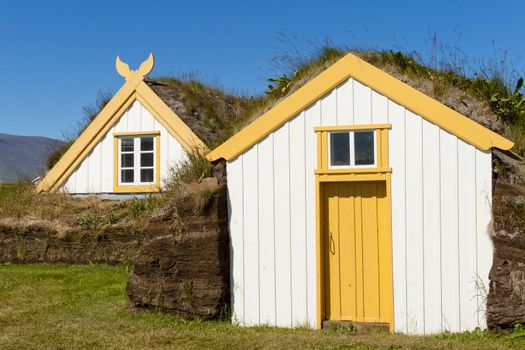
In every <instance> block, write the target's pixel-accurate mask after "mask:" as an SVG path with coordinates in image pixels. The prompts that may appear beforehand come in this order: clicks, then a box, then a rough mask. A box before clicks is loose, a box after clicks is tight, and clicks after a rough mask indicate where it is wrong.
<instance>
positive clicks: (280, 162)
mask: <svg viewBox="0 0 525 350" xmlns="http://www.w3.org/2000/svg"><path fill="white" fill-rule="evenodd" d="M289 133H290V130H289V124H285V125H284V126H282V127H281V128H280V129H278V130H277V131H275V133H274V134H273V140H274V143H273V152H274V162H275V166H274V167H273V170H274V174H273V178H274V183H275V186H274V192H273V196H274V200H273V202H274V204H275V212H274V214H275V294H276V295H275V311H276V321H275V324H276V325H277V326H282V327H291V326H292V293H291V290H292V279H291V255H290V251H291V237H290V233H291V225H290V210H291V208H290V205H291V202H290V182H291V178H290V138H289ZM229 181H230V166H229V165H228V182H229ZM232 181H233V180H232ZM230 229H231V226H230ZM270 307H271V306H270Z"/></svg>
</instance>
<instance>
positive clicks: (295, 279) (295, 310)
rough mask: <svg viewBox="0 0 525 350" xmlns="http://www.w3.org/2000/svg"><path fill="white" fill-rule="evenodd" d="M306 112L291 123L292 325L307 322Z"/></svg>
mask: <svg viewBox="0 0 525 350" xmlns="http://www.w3.org/2000/svg"><path fill="white" fill-rule="evenodd" d="M304 135H305V124H304V112H303V113H301V114H300V116H299V117H297V118H295V119H292V120H291V121H290V179H291V181H290V223H291V228H292V231H291V240H292V243H293V244H292V245H291V250H290V255H291V263H292V266H291V267H292V269H291V271H292V278H291V280H292V324H293V325H294V326H302V325H304V324H305V323H306V321H307V320H306V310H307V307H306V302H307V301H306V295H307V293H308V292H307V290H306V287H307V286H306V254H307V252H306V237H305V236H306V213H305V203H306V191H305V189H306V186H307V185H306V183H305V173H306V171H305V157H306V152H305V139H304Z"/></svg>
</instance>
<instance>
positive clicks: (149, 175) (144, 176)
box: [140, 169, 153, 182]
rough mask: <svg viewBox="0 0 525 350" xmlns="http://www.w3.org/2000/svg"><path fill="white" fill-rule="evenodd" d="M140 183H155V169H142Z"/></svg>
mask: <svg viewBox="0 0 525 350" xmlns="http://www.w3.org/2000/svg"><path fill="white" fill-rule="evenodd" d="M140 182H153V169H140Z"/></svg>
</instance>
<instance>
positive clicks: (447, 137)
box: [440, 130, 461, 331]
mask: <svg viewBox="0 0 525 350" xmlns="http://www.w3.org/2000/svg"><path fill="white" fill-rule="evenodd" d="M440 158H441V266H442V270H441V281H442V289H441V293H442V294H441V298H442V300H443V303H442V324H443V329H444V330H449V331H459V330H460V319H459V317H460V308H461V305H460V303H459V294H460V290H459V268H460V265H459V264H460V261H459V245H458V244H459V237H458V226H459V220H458V216H459V213H458V170H457V169H458V139H457V137H454V136H453V135H451V134H449V133H448V132H446V131H443V130H441V131H440Z"/></svg>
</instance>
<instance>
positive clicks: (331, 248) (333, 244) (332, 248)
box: [329, 232, 335, 255]
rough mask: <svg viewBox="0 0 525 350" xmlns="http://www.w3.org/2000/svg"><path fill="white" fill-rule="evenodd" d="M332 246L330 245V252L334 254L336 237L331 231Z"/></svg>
mask: <svg viewBox="0 0 525 350" xmlns="http://www.w3.org/2000/svg"><path fill="white" fill-rule="evenodd" d="M329 244H330V246H329V249H330V253H331V254H332V255H335V241H334V238H333V237H332V232H330V243H329Z"/></svg>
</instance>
